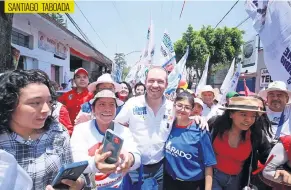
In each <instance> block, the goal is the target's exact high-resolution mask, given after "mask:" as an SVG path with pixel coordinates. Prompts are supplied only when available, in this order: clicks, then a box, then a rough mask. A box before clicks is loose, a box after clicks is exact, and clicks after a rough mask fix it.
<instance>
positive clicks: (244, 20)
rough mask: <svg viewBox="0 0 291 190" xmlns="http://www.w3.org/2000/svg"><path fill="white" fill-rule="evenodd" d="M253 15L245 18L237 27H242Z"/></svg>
mask: <svg viewBox="0 0 291 190" xmlns="http://www.w3.org/2000/svg"><path fill="white" fill-rule="evenodd" d="M250 18H251V17H247V18H245V19H244V20H243V21H241V22H240V23H239V24H238V25H237V26H236V28H238V27H240V26H241V25H242V24H243V23H245V22H246V21H247V20H249V19H250Z"/></svg>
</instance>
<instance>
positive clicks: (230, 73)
mask: <svg viewBox="0 0 291 190" xmlns="http://www.w3.org/2000/svg"><path fill="white" fill-rule="evenodd" d="M234 63H235V58H234V59H233V61H232V63H231V65H230V68H229V70H228V72H227V74H226V76H225V78H224V81H223V83H222V85H221V87H220V92H221V94H223V93H224V92H225V91H227V90H228V86H229V82H230V81H231V78H232V76H233V73H234Z"/></svg>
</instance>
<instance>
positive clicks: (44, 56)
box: [12, 17, 70, 83]
mask: <svg viewBox="0 0 291 190" xmlns="http://www.w3.org/2000/svg"><path fill="white" fill-rule="evenodd" d="M13 28H14V29H16V31H18V32H21V33H23V34H25V35H29V36H30V47H29V48H26V47H22V46H18V45H16V44H12V45H13V46H14V47H15V48H17V49H18V50H20V54H21V55H22V56H25V57H26V58H25V69H41V70H43V71H45V72H46V73H47V74H48V75H49V76H50V77H51V65H57V66H60V79H59V81H60V83H62V82H64V76H65V72H67V73H69V72H70V52H69V51H68V52H67V58H66V59H65V60H62V59H58V58H55V57H54V54H53V53H51V52H47V51H44V50H42V49H39V48H38V31H41V32H43V33H44V34H45V35H47V36H49V37H50V33H49V32H47V33H46V31H42V29H41V28H38V26H37V25H36V24H34V23H33V22H28V21H26V22H25V21H23V20H21V19H19V17H18V18H14V19H13ZM52 38H53V37H52Z"/></svg>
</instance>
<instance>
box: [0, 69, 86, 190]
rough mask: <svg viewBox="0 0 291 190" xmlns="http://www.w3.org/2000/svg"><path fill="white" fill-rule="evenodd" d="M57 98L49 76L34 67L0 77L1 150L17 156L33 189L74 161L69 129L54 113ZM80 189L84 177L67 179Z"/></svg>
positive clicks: (43, 186)
mask: <svg viewBox="0 0 291 190" xmlns="http://www.w3.org/2000/svg"><path fill="white" fill-rule="evenodd" d="M55 101H56V96H55V92H54V89H53V86H52V85H51V83H50V80H49V78H48V77H47V76H46V75H45V74H43V73H41V72H39V71H34V70H30V71H29V70H28V71H9V72H6V73H4V74H3V75H1V77H0V107H1V109H0V149H2V150H5V151H6V152H8V153H10V154H11V155H13V156H14V157H15V159H16V161H17V163H18V164H19V165H20V166H21V167H22V168H23V169H24V170H25V171H26V172H27V173H28V175H29V176H30V177H31V179H32V184H33V187H32V189H33V190H39V189H52V187H51V186H50V184H51V183H52V181H53V179H54V178H55V176H56V175H57V173H58V171H59V169H60V168H61V167H62V165H64V164H68V163H72V161H73V159H72V152H71V149H70V137H69V134H68V132H67V130H66V129H65V128H64V127H63V126H61V125H59V124H58V123H57V122H55V121H54V118H53V117H52V116H51V113H52V104H54V103H55ZM63 183H65V184H67V185H69V186H70V187H71V189H74V190H79V189H82V188H83V186H84V180H83V179H81V178H79V179H78V180H77V181H71V180H65V181H63Z"/></svg>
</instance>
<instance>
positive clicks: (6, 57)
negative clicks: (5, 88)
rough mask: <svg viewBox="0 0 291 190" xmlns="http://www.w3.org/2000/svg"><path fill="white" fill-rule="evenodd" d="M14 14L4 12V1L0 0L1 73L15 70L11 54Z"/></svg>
mask: <svg viewBox="0 0 291 190" xmlns="http://www.w3.org/2000/svg"><path fill="white" fill-rule="evenodd" d="M12 22H13V14H6V13H4V1H0V73H1V72H4V71H6V70H13V69H14V65H13V64H12V55H11V32H12Z"/></svg>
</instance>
